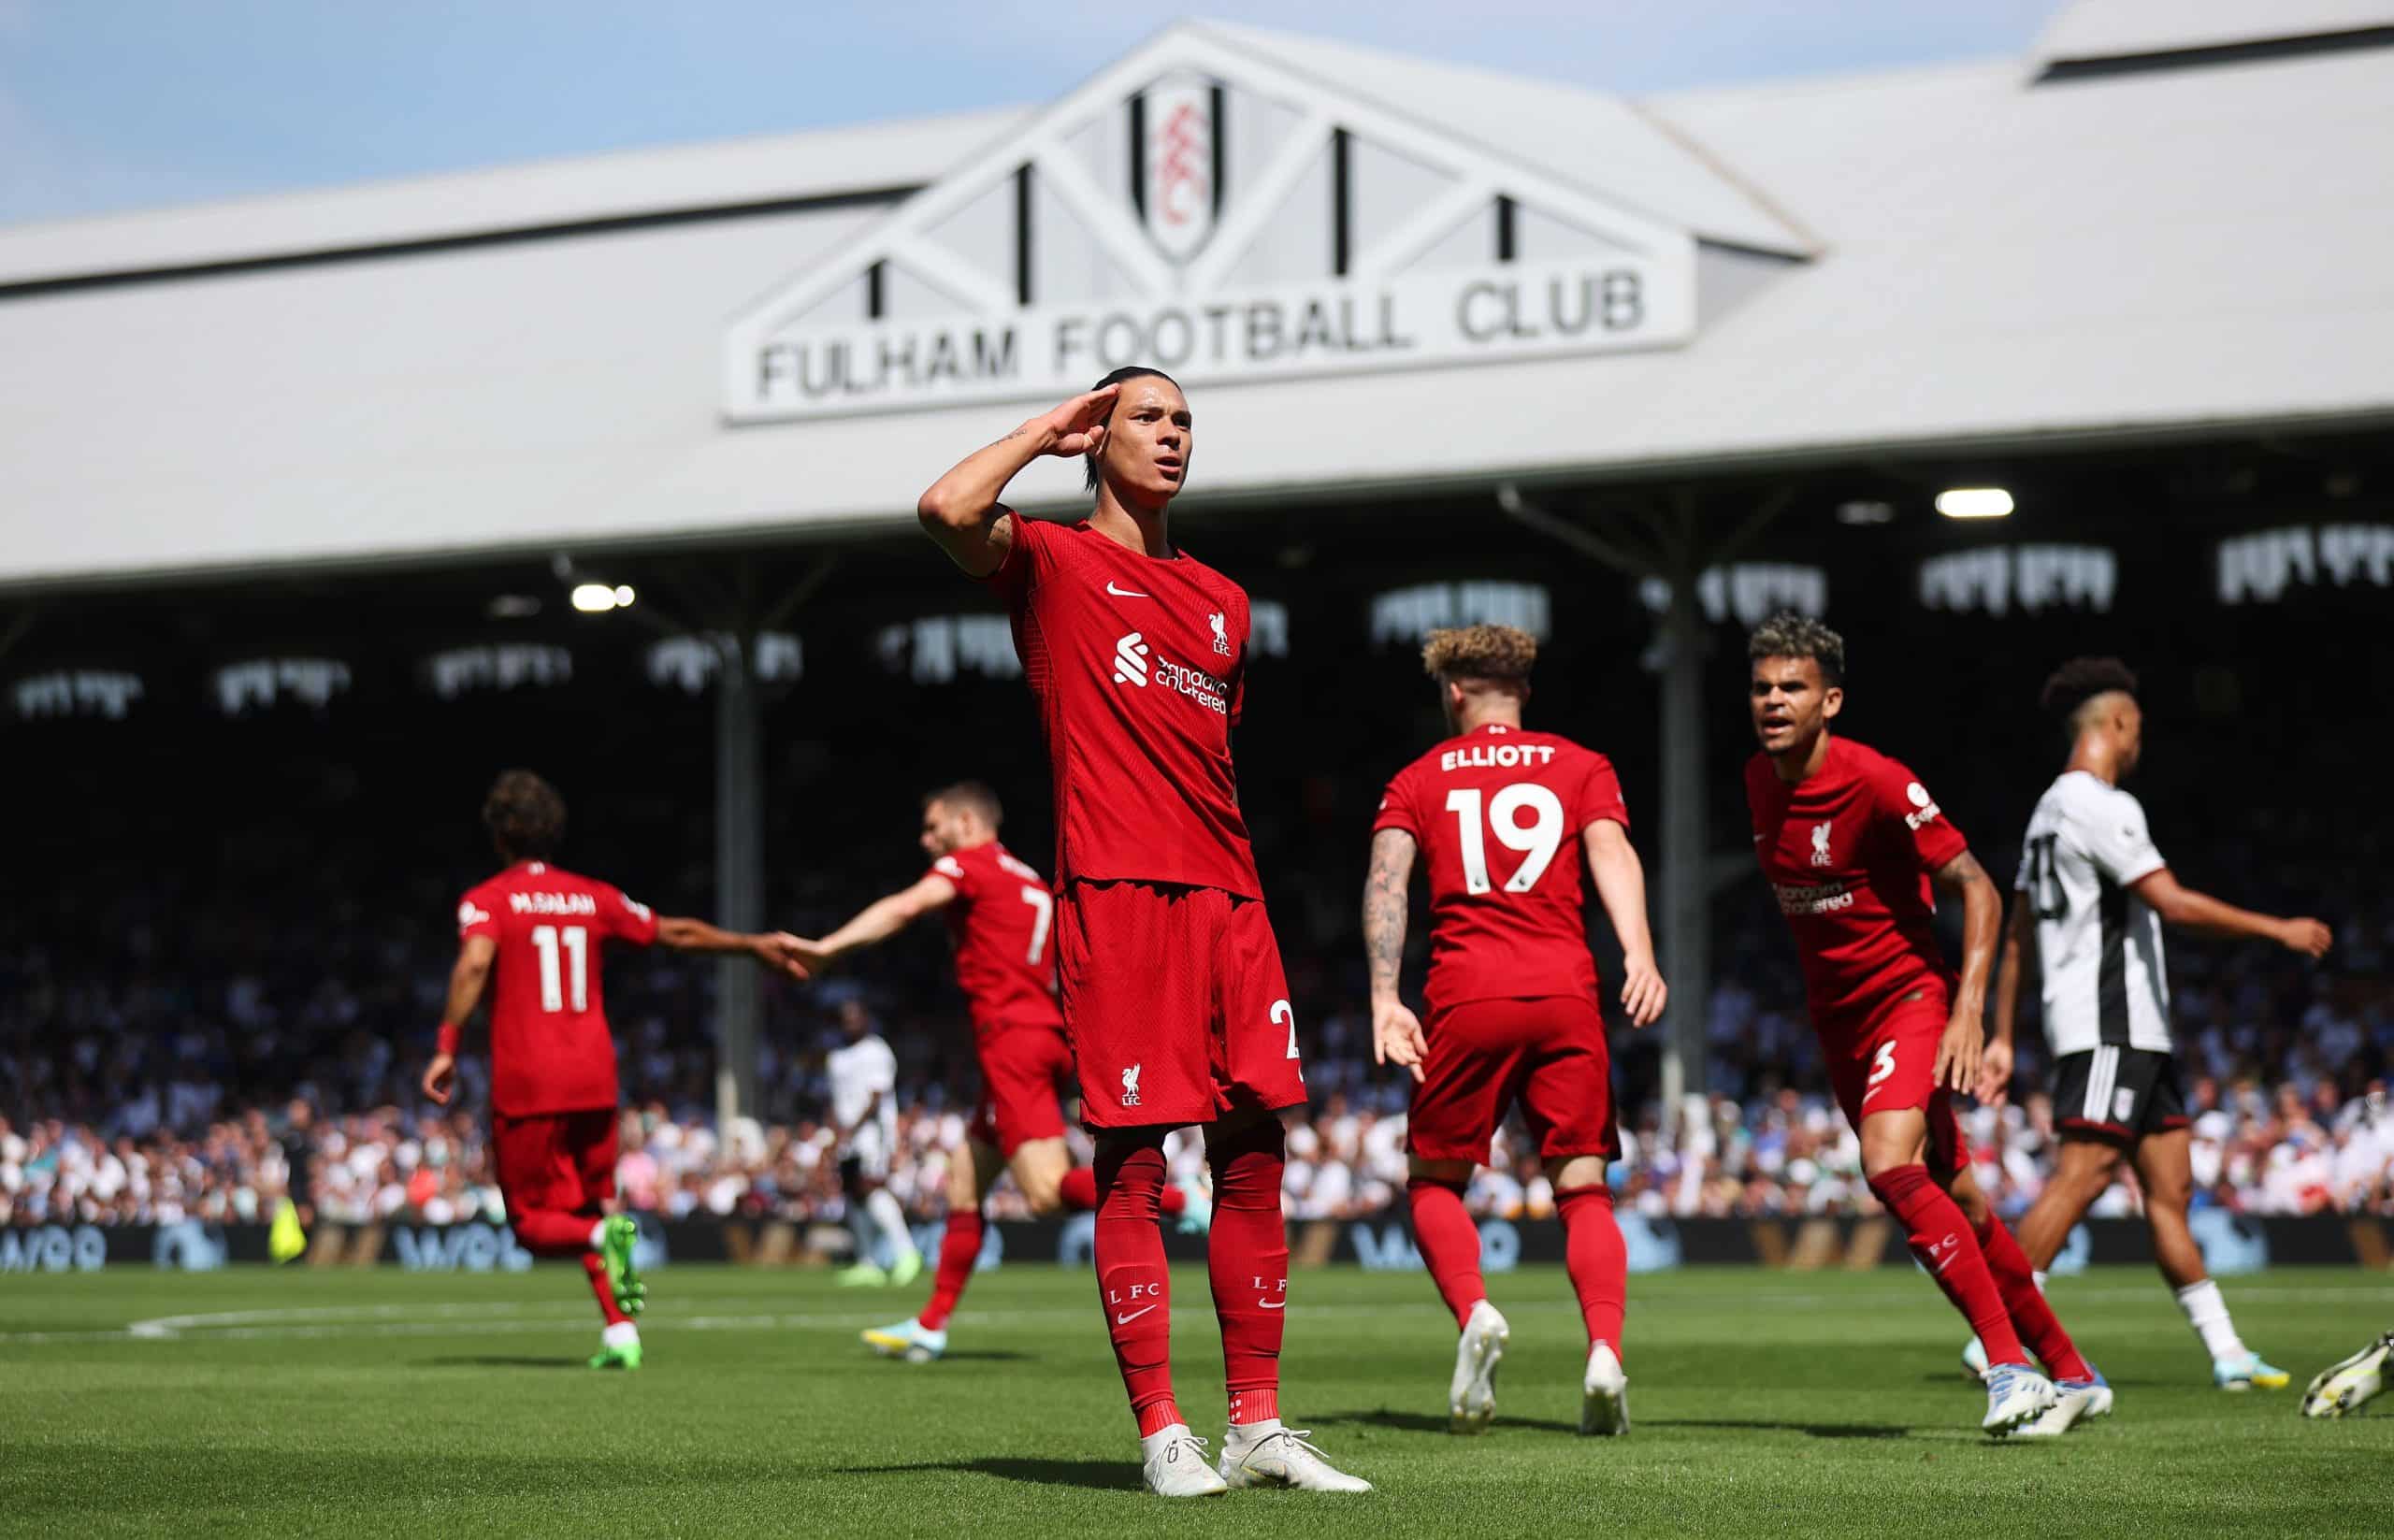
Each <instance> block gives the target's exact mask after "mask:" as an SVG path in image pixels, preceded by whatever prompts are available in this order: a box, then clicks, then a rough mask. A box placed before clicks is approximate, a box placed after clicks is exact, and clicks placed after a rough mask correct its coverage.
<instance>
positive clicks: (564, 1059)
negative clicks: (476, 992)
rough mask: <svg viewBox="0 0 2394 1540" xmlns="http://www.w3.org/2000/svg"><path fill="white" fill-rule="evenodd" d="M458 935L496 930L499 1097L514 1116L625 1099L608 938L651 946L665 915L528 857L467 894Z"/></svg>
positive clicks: (494, 1093)
mask: <svg viewBox="0 0 2394 1540" xmlns="http://www.w3.org/2000/svg"><path fill="white" fill-rule="evenodd" d="M457 934H458V935H459V937H461V938H462V937H466V936H489V937H492V938H494V939H496V940H497V941H498V954H497V956H496V957H494V958H493V960H492V964H491V969H492V974H493V980H492V988H491V1003H490V1102H491V1106H492V1108H493V1109H494V1110H495V1111H498V1112H499V1113H503V1114H505V1115H507V1116H509V1117H532V1116H537V1115H543V1114H548V1113H567V1112H585V1111H588V1110H589V1109H591V1108H593V1107H612V1106H613V1105H614V1104H615V1102H616V1100H617V1090H616V1085H615V1041H614V1039H613V1037H611V1036H609V1035H608V1032H607V1010H606V1004H605V1002H604V1000H602V999H601V998H600V995H599V988H598V971H599V969H598V954H599V947H600V944H601V943H605V942H609V941H627V942H629V943H632V944H633V945H635V946H646V945H648V944H649V943H652V942H654V941H656V915H654V914H650V913H649V912H648V911H647V910H646V909H645V908H643V907H642V905H640V904H636V903H634V902H632V900H629V899H627V898H626V897H624V895H623V893H622V891H621V890H620V889H617V888H613V887H610V886H608V885H606V884H605V883H598V882H593V881H591V880H590V879H589V878H587V877H583V876H577V875H575V874H574V873H573V872H570V871H563V870H561V869H560V868H557V867H554V866H551V865H549V864H548V863H547V862H546V861H519V862H518V863H516V864H515V865H513V866H512V867H509V868H508V869H507V870H506V871H502V872H500V873H499V874H498V876H496V877H493V878H492V879H491V880H490V881H488V882H486V883H483V885H480V886H478V887H476V888H474V889H472V890H471V891H469V893H467V895H466V898H465V901H464V902H462V903H460V904H459V905H458V906H457Z"/></svg>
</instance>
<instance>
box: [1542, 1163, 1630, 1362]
mask: <svg viewBox="0 0 2394 1540" xmlns="http://www.w3.org/2000/svg"><path fill="white" fill-rule="evenodd" d="M1554 1206H1555V1207H1556V1208H1557V1209H1558V1210H1560V1211H1561V1212H1562V1215H1563V1245H1564V1265H1565V1268H1566V1269H1567V1270H1568V1271H1569V1273H1570V1274H1571V1288H1573V1290H1574V1291H1576V1292H1577V1293H1578V1294H1579V1317H1580V1318H1581V1319H1582V1320H1584V1321H1585V1322H1587V1326H1588V1346H1591V1347H1594V1346H1595V1345H1596V1344H1598V1343H1600V1342H1601V1343H1605V1344H1607V1345H1608V1346H1610V1347H1611V1348H1612V1350H1613V1356H1614V1357H1615V1358H1619V1357H1621V1356H1622V1353H1621V1318H1622V1314H1623V1313H1624V1312H1625V1311H1626V1309H1627V1308H1628V1303H1629V1247H1628V1245H1626V1244H1624V1243H1623V1242H1622V1238H1621V1222H1620V1221H1619V1220H1617V1219H1615V1218H1614V1217H1613V1212H1612V1188H1610V1187H1605V1186H1603V1185H1602V1184H1598V1185H1597V1186H1594V1187H1569V1188H1565V1189H1562V1190H1559V1191H1557V1192H1556V1193H1555V1195H1554Z"/></svg>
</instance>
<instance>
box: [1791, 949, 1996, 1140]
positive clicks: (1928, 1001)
mask: <svg viewBox="0 0 2394 1540" xmlns="http://www.w3.org/2000/svg"><path fill="white" fill-rule="evenodd" d="M1949 1019H1950V1008H1949V1007H1948V1005H1947V1003H1946V1000H1945V994H1944V991H1942V990H1940V989H1909V990H1906V991H1905V992H1904V993H1903V994H1902V995H1900V996H1898V997H1897V998H1896V1000H1894V1001H1893V1002H1891V1003H1889V1004H1887V1005H1884V1006H1882V1007H1881V1008H1880V1009H1879V1011H1878V1013H1877V1014H1876V1015H1871V1016H1868V1017H1865V1018H1862V1019H1861V1021H1860V1024H1859V1025H1858V1026H1856V1027H1853V1028H1848V1027H1845V1026H1843V1025H1841V1024H1840V1023H1839V1022H1838V1021H1836V1020H1834V1019H1832V1020H1828V1021H1824V1022H1821V1023H1820V1024H1819V1028H1820V1038H1821V1057H1822V1058H1824V1059H1825V1060H1826V1061H1827V1065H1828V1072H1829V1085H1830V1086H1831V1087H1833V1088H1834V1089H1835V1090H1836V1091H1837V1104H1838V1105H1839V1107H1841V1108H1843V1109H1844V1111H1845V1120H1846V1121H1847V1122H1848V1123H1851V1124H1853V1127H1854V1130H1856V1131H1857V1132H1858V1131H1860V1130H1861V1128H1862V1120H1863V1119H1864V1118H1865V1117H1867V1116H1868V1115H1870V1114H1872V1113H1882V1112H1902V1111H1904V1110H1905V1109H1907V1108H1911V1107H1917V1108H1919V1109H1920V1110H1921V1111H1923V1112H1925V1113H1926V1114H1927V1115H1928V1169H1929V1170H1930V1171H1932V1172H1934V1173H1937V1174H1938V1175H1940V1176H1950V1175H1952V1174H1953V1173H1954V1172H1956V1171H1958V1170H1960V1169H1961V1168H1962V1166H1963V1165H1964V1164H1966V1163H1967V1162H1968V1161H1969V1148H1968V1147H1967V1146H1966V1145H1964V1144H1963V1143H1962V1130H1961V1125H1960V1124H1959V1123H1958V1122H1956V1121H1955V1119H1954V1095H1953V1092H1951V1091H1949V1090H1940V1089H1938V1087H1937V1086H1936V1084H1935V1076H1936V1072H1937V1044H1938V1041H1939V1040H1940V1039H1941V1038H1942V1037H1944V1035H1945V1026H1946V1023H1947V1021H1948V1020H1949Z"/></svg>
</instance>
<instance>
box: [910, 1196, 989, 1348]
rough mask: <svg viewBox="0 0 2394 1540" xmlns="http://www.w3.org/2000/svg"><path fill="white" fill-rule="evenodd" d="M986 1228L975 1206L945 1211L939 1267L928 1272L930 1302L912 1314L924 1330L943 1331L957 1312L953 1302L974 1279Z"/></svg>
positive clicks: (916, 1322)
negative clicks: (914, 1314)
mask: <svg viewBox="0 0 2394 1540" xmlns="http://www.w3.org/2000/svg"><path fill="white" fill-rule="evenodd" d="M986 1229H987V1226H986V1225H984V1224H983V1222H982V1219H981V1211H980V1210H979V1209H977V1208H952V1209H949V1210H948V1211H947V1233H945V1235H943V1236H941V1237H940V1242H939V1268H938V1271H936V1272H935V1273H933V1274H931V1303H929V1304H927V1305H925V1306H923V1313H922V1314H921V1315H919V1316H917V1317H915V1324H916V1325H917V1326H919V1327H921V1328H922V1329H923V1330H924V1331H942V1330H945V1327H946V1326H947V1317H950V1316H953V1315H955V1314H956V1302H957V1301H958V1300H959V1298H961V1297H962V1296H963V1293H964V1286H965V1285H966V1284H968V1283H971V1282H972V1281H973V1264H974V1263H976V1262H978V1261H979V1260H980V1259H981V1237H982V1232H983V1231H985V1230H986Z"/></svg>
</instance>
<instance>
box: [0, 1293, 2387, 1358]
mask: <svg viewBox="0 0 2394 1540" xmlns="http://www.w3.org/2000/svg"><path fill="white" fill-rule="evenodd" d="M2062 1292H2063V1294H2064V1303H2067V1304H2070V1305H2080V1304H2096V1303H2101V1304H2115V1303H2135V1302H2138V1301H2142V1300H2147V1299H2152V1298H2156V1297H2157V1296H2158V1294H2159V1293H2160V1286H2159V1285H2157V1284H2156V1285H2154V1286H2152V1287H2150V1288H2147V1287H2141V1286H2112V1287H2106V1288H2070V1286H2069V1284H2068V1283H2067V1281H2065V1282H2064V1284H2063V1290H2062ZM2387 1296H2394V1289H2384V1290H2381V1289H2379V1288H2374V1287H2361V1288H2314V1287H2303V1286H2299V1285H2297V1286H2270V1285H2259V1286H2253V1287H2244V1288H2238V1289H2237V1290H2236V1297H2237V1298H2238V1299H2240V1300H2246V1301H2252V1302H2255V1303H2280V1304H2370V1303H2377V1302H2378V1300H2379V1299H2380V1298H2383V1297H2387ZM1851 1299H1852V1296H1851V1295H1845V1294H1837V1293H1828V1294H1810V1293H1808V1294H1792V1295H1779V1296H1776V1297H1775V1298H1774V1299H1773V1300H1772V1302H1771V1303H1773V1304H1774V1305H1777V1306H1780V1307H1782V1308H1794V1309H1807V1308H1814V1307H1819V1306H1825V1305H1831V1304H1839V1303H1850V1302H1851ZM714 1303H717V1304H718V1305H725V1304H742V1305H744V1304H750V1303H757V1304H768V1305H770V1304H772V1303H778V1302H775V1301H772V1300H770V1299H748V1298H739V1299H727V1300H721V1301H717V1302H714ZM1444 1309H1445V1307H1444V1306H1443V1305H1440V1304H1438V1303H1435V1302H1434V1301H1428V1300H1420V1301H1410V1302H1389V1303H1379V1304H1316V1305H1305V1304H1303V1303H1300V1304H1299V1305H1298V1306H1297V1314H1298V1316H1299V1317H1300V1318H1303V1317H1306V1316H1324V1317H1340V1316H1356V1315H1372V1316H1382V1315H1389V1314H1423V1315H1428V1314H1443V1313H1444ZM1507 1309H1508V1311H1509V1312H1510V1313H1511V1314H1513V1315H1516V1316H1518V1315H1522V1314H1537V1313H1539V1312H1542V1311H1549V1310H1551V1311H1557V1312H1560V1311H1565V1310H1576V1309H1577V1306H1576V1305H1574V1304H1572V1303H1571V1302H1569V1301H1567V1300H1547V1301H1534V1302H1521V1303H1513V1304H1509V1305H1508V1306H1507ZM885 1314H886V1313H885ZM1088 1314H1089V1312H1088V1311H1087V1310H1086V1309H1084V1308H1082V1307H1080V1306H1077V1305H1075V1306H1069V1307H1068V1306H1061V1305H1058V1306H1049V1307H1046V1308H1041V1309H1035V1310H966V1311H961V1312H959V1314H958V1316H957V1320H958V1321H959V1323H960V1324H962V1325H964V1326H967V1327H973V1326H982V1327H1003V1326H1008V1325H1014V1324H1023V1323H1029V1322H1033V1321H1059V1320H1078V1319H1081V1318H1083V1317H1086V1316H1087V1315H1088ZM588 1317H589V1312H588V1310H587V1308H586V1307H583V1306H579V1305H572V1304H567V1303H563V1302H555V1303H552V1302H546V1301H541V1302H532V1301H523V1302H513V1301H487V1302H481V1303H448V1304H373V1305H366V1304H358V1305H314V1306H300V1305H295V1306H287V1307H274V1308H266V1309H256V1310H221V1311H209V1312H202V1313H198V1314H194V1315H184V1316H159V1317H151V1318H148V1319H144V1320H137V1321H132V1322H129V1323H127V1324H126V1325H124V1326H123V1327H121V1328H105V1329H94V1330H78V1331H0V1343H8V1344H21V1345H25V1346H37V1345H41V1344H46V1343H70V1342H124V1341H136V1342H178V1341H210V1342H212V1341H226V1342H253V1341H258V1340H262V1339H276V1340H295V1341H296V1340H306V1339H321V1338H338V1337H424V1336H440V1335H448V1334H454V1335H460V1336H492V1335H500V1334H504V1333H507V1332H519V1333H520V1332H566V1331H571V1332H575V1333H580V1332H582V1331H586V1330H587V1329H588V1326H589V1318H588ZM883 1318H884V1315H883V1314H867V1313H861V1312H854V1311H838V1312H819V1311H772V1310H765V1311H757V1312H753V1313H746V1314H727V1313H722V1312H720V1311H718V1312H716V1313H712V1314H708V1315H701V1316H671V1315H660V1316H656V1317H650V1318H648V1319H646V1320H643V1321H642V1325H643V1326H645V1327H647V1328H649V1329H650V1330H651V1331H658V1332H663V1333H665V1334H668V1335H670V1334H671V1333H672V1332H675V1331H810V1330H832V1329H846V1330H860V1329H862V1328H864V1327H867V1326H872V1325H874V1324H876V1323H877V1322H879V1321H881V1320H882V1319H883Z"/></svg>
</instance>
